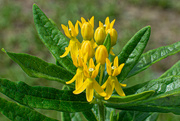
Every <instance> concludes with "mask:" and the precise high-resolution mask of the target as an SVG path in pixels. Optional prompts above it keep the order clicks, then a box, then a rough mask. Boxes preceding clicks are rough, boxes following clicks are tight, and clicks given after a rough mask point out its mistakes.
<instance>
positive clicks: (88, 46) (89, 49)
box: [81, 40, 95, 60]
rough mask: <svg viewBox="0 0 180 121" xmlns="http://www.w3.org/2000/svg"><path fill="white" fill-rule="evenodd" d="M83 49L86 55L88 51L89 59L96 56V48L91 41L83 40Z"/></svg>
mask: <svg viewBox="0 0 180 121" xmlns="http://www.w3.org/2000/svg"><path fill="white" fill-rule="evenodd" d="M81 50H82V54H83V56H85V55H86V53H88V58H87V59H88V60H89V59H90V58H92V57H94V52H95V49H94V48H93V45H92V42H91V41H88V40H86V41H83V42H82V46H81Z"/></svg>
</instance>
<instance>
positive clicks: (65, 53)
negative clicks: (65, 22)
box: [60, 40, 72, 58]
mask: <svg viewBox="0 0 180 121" xmlns="http://www.w3.org/2000/svg"><path fill="white" fill-rule="evenodd" d="M71 45H72V41H71V40H70V41H69V45H68V47H66V48H65V50H66V51H65V52H64V54H63V55H61V56H60V57H61V58H63V57H65V56H67V55H68V53H69V51H70V50H71Z"/></svg>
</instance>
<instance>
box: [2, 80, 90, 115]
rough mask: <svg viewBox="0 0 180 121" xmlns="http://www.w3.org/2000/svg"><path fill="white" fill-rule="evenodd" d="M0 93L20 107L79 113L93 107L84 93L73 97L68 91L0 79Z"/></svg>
mask: <svg viewBox="0 0 180 121" xmlns="http://www.w3.org/2000/svg"><path fill="white" fill-rule="evenodd" d="M0 92H1V93H3V94H5V95H6V96H8V97H10V98H11V99H13V100H15V101H17V102H18V103H20V104H22V105H26V106H29V107H33V108H40V109H50V110H58V111H65V112H79V111H85V110H90V109H91V108H92V106H93V104H89V103H88V102H87V101H86V96H85V94H84V93H82V94H79V95H74V94H73V93H72V91H69V90H58V89H55V88H50V87H42V86H29V85H27V84H25V83H24V82H21V81H20V82H11V81H9V80H7V79H0Z"/></svg>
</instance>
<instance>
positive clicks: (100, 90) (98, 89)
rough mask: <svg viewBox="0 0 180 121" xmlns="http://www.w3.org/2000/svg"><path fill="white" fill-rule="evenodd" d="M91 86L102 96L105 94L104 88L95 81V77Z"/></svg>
mask: <svg viewBox="0 0 180 121" xmlns="http://www.w3.org/2000/svg"><path fill="white" fill-rule="evenodd" d="M93 88H94V89H95V90H96V92H97V93H98V94H99V95H101V96H102V97H104V96H106V93H105V92H104V90H103V89H102V88H101V86H100V85H99V84H98V83H97V81H96V80H95V79H94V80H93Z"/></svg>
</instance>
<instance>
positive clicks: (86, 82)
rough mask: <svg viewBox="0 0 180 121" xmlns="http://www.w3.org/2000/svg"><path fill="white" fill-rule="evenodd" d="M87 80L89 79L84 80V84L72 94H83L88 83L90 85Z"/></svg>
mask: <svg viewBox="0 0 180 121" xmlns="http://www.w3.org/2000/svg"><path fill="white" fill-rule="evenodd" d="M88 79H89V78H87V79H86V80H85V82H84V83H83V84H82V86H81V87H79V88H78V89H76V90H74V91H73V93H74V94H80V93H81V92H83V91H84V90H85V89H86V87H87V86H88V85H89V83H90V81H89V80H88Z"/></svg>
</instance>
